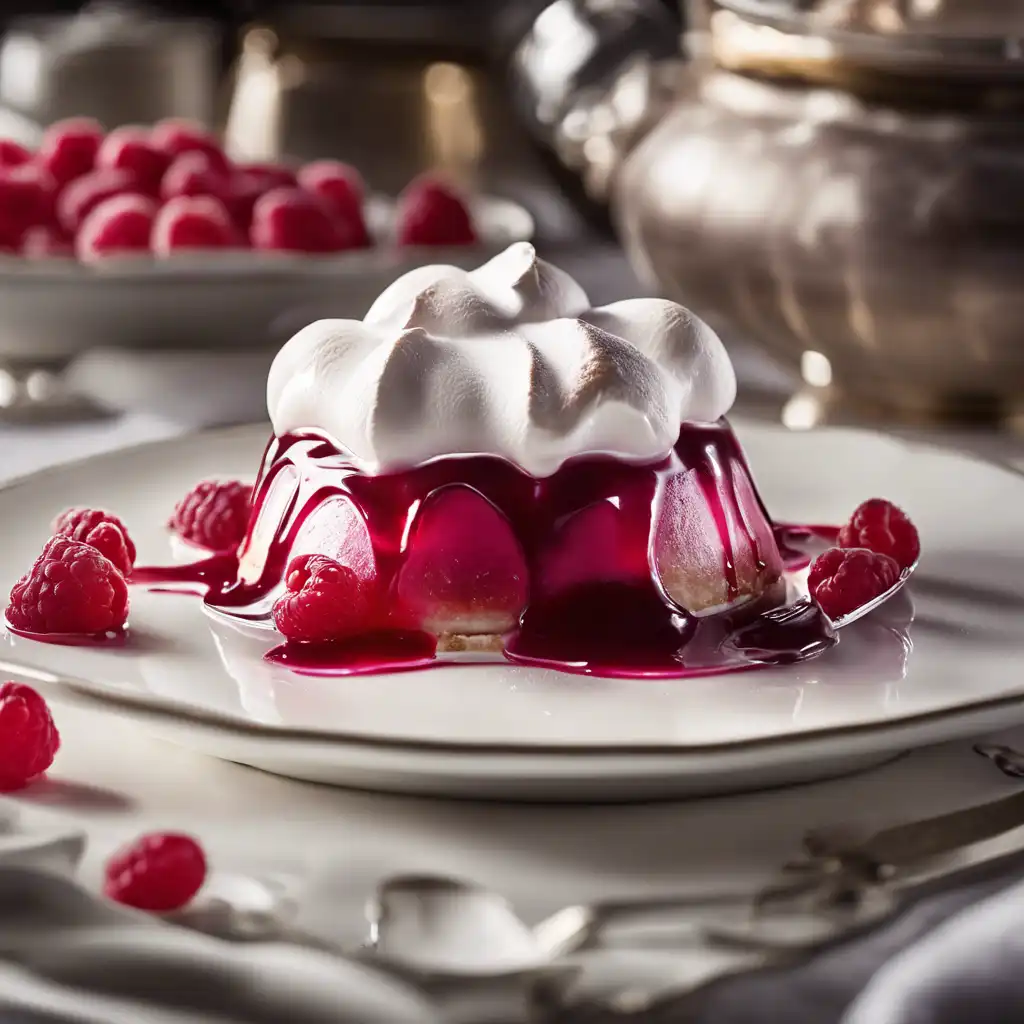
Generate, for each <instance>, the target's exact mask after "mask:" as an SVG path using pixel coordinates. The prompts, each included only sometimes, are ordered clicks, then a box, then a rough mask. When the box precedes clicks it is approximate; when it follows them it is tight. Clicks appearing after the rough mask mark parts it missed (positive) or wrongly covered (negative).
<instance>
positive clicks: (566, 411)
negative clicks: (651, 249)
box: [267, 242, 736, 476]
mask: <svg viewBox="0 0 1024 1024" xmlns="http://www.w3.org/2000/svg"><path fill="white" fill-rule="evenodd" d="M735 397H736V376H735V374H734V372H733V368H732V363H731V362H730V361H729V356H728V355H727V353H726V351H725V348H724V346H723V345H722V343H721V341H720V340H719V338H718V336H717V335H716V334H715V332H714V331H712V330H711V328H710V327H708V326H707V325H706V324H705V323H704V322H703V321H701V320H700V319H698V318H697V317H696V316H694V315H693V314H692V313H690V312H689V310H687V309H684V308H683V307H682V306H680V305H677V304H676V303H674V302H669V301H667V300H665V299H628V300H626V301H623V302H614V303H612V304H611V305H608V306H600V307H598V308H596V309H593V308H591V307H590V302H589V300H588V299H587V296H586V294H585V293H584V291H583V289H582V288H581V287H580V286H579V285H578V284H577V283H576V282H575V281H574V280H573V279H572V278H571V277H570V276H569V275H568V274H566V273H565V272H564V271H561V270H559V269H558V268H557V267H553V266H551V264H549V263H546V262H544V261H543V260H541V259H539V258H538V257H537V254H536V252H535V251H534V248H533V246H532V245H530V244H529V243H528V242H518V243H516V244H514V245H511V246H509V248H508V249H506V250H505V251H504V252H503V253H501V254H500V255H498V256H495V257H494V259H492V260H490V261H489V262H488V263H485V264H484V265H483V266H482V267H479V268H478V269H477V270H474V271H472V272H467V271H464V270H460V269H458V268H457V267H449V266H429V267H420V268H418V269H416V270H412V271H410V272H409V273H407V274H405V275H403V276H402V277H400V278H398V280H397V281H395V282H394V283H393V284H392V285H391V286H390V287H388V288H387V289H385V291H384V292H383V294H382V295H381V296H380V297H379V298H378V299H377V301H376V302H375V303H374V304H373V306H372V307H371V308H370V311H369V312H368V313H367V314H366V317H365V319H364V320H361V321H360V320H319V321H317V322H316V323H313V324H310V325H309V326H308V327H306V328H304V329H303V330H301V331H299V333H298V334H296V335H295V336H294V337H293V338H292V339H291V340H290V341H289V342H288V343H287V344H286V345H285V346H284V347H283V348H282V349H281V351H280V352H279V353H278V355H277V358H276V359H275V360H274V364H273V366H272V367H271V369H270V376H269V378H268V380H267V407H268V409H269V412H270V419H271V422H272V423H273V425H274V431H275V433H276V434H277V435H278V436H281V435H283V434H286V433H290V432H296V431H302V430H316V431H319V432H321V433H323V434H326V435H327V436H328V437H330V438H332V439H333V440H334V441H336V442H337V443H338V444H339V445H341V446H343V447H344V448H346V449H347V450H348V451H349V452H351V453H352V455H353V456H354V457H355V458H356V459H358V460H359V461H360V462H362V463H363V464H364V465H365V466H366V467H367V468H368V469H369V470H370V471H372V472H381V471H386V470H392V469H400V468H404V467H408V466H412V465H416V464H418V463H421V462H424V461H426V460H428V459H431V458H434V457H436V456H440V455H470V454H488V455H497V456H501V457H503V458H505V459H508V460H509V461H511V462H514V463H515V464H516V465H518V466H519V467H520V468H521V469H523V470H524V471H526V472H527V473H530V474H531V475H533V476H547V475H549V474H551V473H553V472H555V470H557V469H558V467H559V466H561V464H562V463H563V462H565V461H566V459H569V458H572V457H573V456H577V455H587V454H597V453H605V454H609V455H614V456H617V457H619V458H622V459H626V460H629V461H635V462H646V461H654V460H657V459H660V458H663V457H664V456H666V455H667V454H668V453H669V451H670V450H671V448H672V446H673V445H674V444H675V441H676V438H677V437H678V435H679V428H680V425H681V424H682V423H684V422H713V421H715V420H717V419H719V418H720V417H721V416H724V415H725V414H726V413H727V412H728V411H729V409H730V408H731V407H732V403H733V401H734V400H735Z"/></svg>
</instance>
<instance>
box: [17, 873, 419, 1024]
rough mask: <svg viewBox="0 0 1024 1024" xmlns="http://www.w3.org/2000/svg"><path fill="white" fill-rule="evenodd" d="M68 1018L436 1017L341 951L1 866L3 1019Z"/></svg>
mask: <svg viewBox="0 0 1024 1024" xmlns="http://www.w3.org/2000/svg"><path fill="white" fill-rule="evenodd" d="M19 1019H21V1020H25V1021H48V1022H49V1021H53V1022H56V1021H60V1022H62V1024H63V1022H66V1024H72V1022H75V1024H139V1022H145V1024H432V1022H435V1021H437V1020H438V1017H437V1015H436V1013H435V1011H434V1009H433V1008H432V1007H431V1006H430V1005H429V1004H428V1003H427V1002H426V1001H425V1000H424V999H423V998H422V997H421V996H420V995H418V994H417V993H416V992H414V991H413V990H412V989H410V988H408V987H406V986H404V985H402V984H400V983H398V982H396V981H394V980H393V979H391V978H390V977H388V976H385V975H384V974H381V973H378V972H376V971H374V970H372V969H370V968H367V967H365V966H363V965H361V964H357V963H355V962H353V961H351V960H348V959H345V958H343V957H341V956H335V955H332V954H330V953H326V952H320V951H318V950H314V949H307V948H303V947H299V946H293V945H285V944H281V943H261V944H258V945H256V944H253V945H247V944H244V943H229V942H225V941H222V940H219V939H215V938H211V937H209V936H206V935H201V934H199V933H198V932H194V931H190V930H187V929H185V928H180V927H176V926H174V925H172V924H169V923H166V922H164V921H162V920H160V919H158V918H156V917H152V916H149V915H146V914H141V913H137V912H134V911H131V910H128V909H127V908H124V907H119V906H116V905H114V904H111V903H108V902H106V901H103V900H101V899H99V898H97V897H95V896H93V895H91V894H90V893H88V892H86V891H85V890H84V889H82V888H81V887H80V886H78V885H77V884H76V883H75V882H73V881H72V880H70V879H68V878H67V877H62V876H61V875H58V874H56V873H52V872H49V871H45V870H40V869H37V868H21V867H0V1020H2V1021H3V1022H4V1024H12V1022H14V1021H17V1020H19Z"/></svg>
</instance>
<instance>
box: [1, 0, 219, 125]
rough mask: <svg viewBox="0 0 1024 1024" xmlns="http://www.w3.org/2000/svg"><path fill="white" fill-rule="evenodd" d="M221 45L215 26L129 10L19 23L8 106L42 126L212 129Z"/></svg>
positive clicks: (11, 45) (95, 10) (127, 6)
mask: <svg viewBox="0 0 1024 1024" xmlns="http://www.w3.org/2000/svg"><path fill="white" fill-rule="evenodd" d="M219 46H220V33H219V30H218V29H217V27H216V25H215V24H214V23H213V22H211V21H204V20H201V19H184V18H167V17H161V16H159V15H154V14H153V13H152V12H150V11H148V10H147V9H146V8H145V7H144V6H142V5H139V4H135V3H130V2H112V0H106V2H98V3H91V4H89V5H87V6H86V7H85V8H84V10H82V11H81V12H80V13H78V14H77V15H74V16H66V15H46V16H37V17H28V18H21V19H16V20H15V21H14V22H12V24H11V25H10V26H8V28H7V31H6V32H5V34H4V38H3V43H2V45H0V103H3V104H4V105H7V106H9V107H11V108H12V109H13V110H16V111H18V112H20V113H21V114H24V115H27V116H29V117H31V118H32V119H34V120H35V121H36V122H37V123H39V124H49V123H50V122H51V121H56V120H59V119H61V118H64V117H75V116H80V115H88V116H92V117H96V118H98V119H99V120H100V121H102V122H103V123H104V124H106V125H107V127H111V128H112V127H115V126H117V125H119V124H126V123H152V122H153V121H157V120H159V119H160V118H162V117H168V116H175V117H189V118H194V119H195V120H198V121H202V122H204V123H210V122H211V121H212V120H213V117H214V101H215V99H216V92H217V77H218V73H219V69H218V61H219Z"/></svg>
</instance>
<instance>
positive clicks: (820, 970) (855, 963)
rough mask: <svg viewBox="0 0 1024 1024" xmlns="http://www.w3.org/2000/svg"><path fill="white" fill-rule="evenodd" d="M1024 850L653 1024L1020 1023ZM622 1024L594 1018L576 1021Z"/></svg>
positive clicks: (667, 1012)
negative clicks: (881, 921)
mask: <svg viewBox="0 0 1024 1024" xmlns="http://www.w3.org/2000/svg"><path fill="white" fill-rule="evenodd" d="M1022 920H1024V853H1015V854H1012V855H1010V856H1008V857H1005V858H1002V859H1000V860H999V861H996V862H993V863H991V864H986V865H979V866H977V867H975V868H973V869H969V870H968V871H967V872H965V873H962V874H958V876H956V879H955V881H953V882H950V881H949V880H940V881H936V882H934V883H931V884H930V885H929V886H927V887H926V888H924V889H922V890H921V891H920V892H919V893H918V894H917V895H916V896H915V898H913V899H912V900H911V901H910V902H908V904H907V905H906V906H905V907H904V908H903V909H902V910H901V911H900V912H899V913H898V914H897V915H896V916H894V917H893V918H892V919H891V920H889V921H888V922H887V923H886V924H885V925H883V926H882V927H880V928H877V929H874V930H871V931H868V932H867V933H865V934H862V935H859V936H856V937H853V938H851V939H848V940H846V941H841V942H839V943H837V944H834V945H832V946H831V947H826V948H824V949H823V950H822V951H820V952H819V953H818V954H817V955H815V956H814V957H812V958H811V959H809V960H808V961H806V962H804V963H802V964H800V965H799V966H796V967H778V968H771V969H765V970H759V971H755V972H753V973H750V974H744V975H739V976H737V977H732V978H724V979H722V980H720V981H718V982H716V983H714V984H712V985H711V986H709V987H708V988H706V989H705V990H703V991H701V992H697V993H694V994H691V995H681V996H680V997H679V998H678V999H676V1000H674V1001H669V1002H667V1003H664V1004H663V1005H662V1006H661V1007H660V1008H659V1009H657V1010H653V1011H651V1012H649V1013H647V1014H644V1015H643V1016H642V1017H641V1018H640V1020H642V1021H643V1024H783V1022H784V1024H1020V1022H1021V1021H1024V929H1022V928H1021V921H1022ZM584 1020H585V1021H586V1024H613V1022H617V1024H621V1018H620V1017H615V1016H614V1015H607V1014H601V1013H599V1014H594V1015H588V1016H586V1017H585V1018H583V1017H580V1018H579V1019H578V1020H573V1024H584Z"/></svg>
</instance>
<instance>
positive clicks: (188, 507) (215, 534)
mask: <svg viewBox="0 0 1024 1024" xmlns="http://www.w3.org/2000/svg"><path fill="white" fill-rule="evenodd" d="M251 494H252V485H251V484H246V483H243V482H242V481H240V480H203V481H201V482H200V483H198V484H196V486H195V487H193V488H192V490H191V491H189V492H188V494H186V495H185V497H184V498H182V499H181V501H179V502H178V504H177V506H176V507H175V509H174V513H173V515H172V516H171V519H170V522H169V523H168V526H170V528H171V529H172V530H174V532H175V533H177V534H178V536H179V537H181V538H182V539H183V540H187V541H188V542H189V543H190V544H195V545H197V546H198V547H202V548H207V549H209V550H210V551H233V550H234V549H235V548H237V547H238V545H239V544H240V543H241V541H242V539H243V538H244V537H245V531H246V527H247V525H248V522H249V501H250V497H251Z"/></svg>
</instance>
